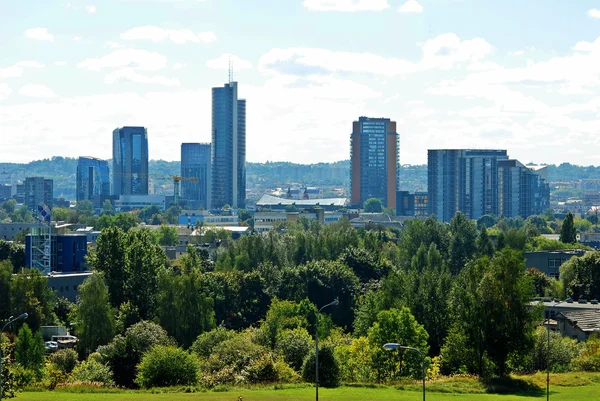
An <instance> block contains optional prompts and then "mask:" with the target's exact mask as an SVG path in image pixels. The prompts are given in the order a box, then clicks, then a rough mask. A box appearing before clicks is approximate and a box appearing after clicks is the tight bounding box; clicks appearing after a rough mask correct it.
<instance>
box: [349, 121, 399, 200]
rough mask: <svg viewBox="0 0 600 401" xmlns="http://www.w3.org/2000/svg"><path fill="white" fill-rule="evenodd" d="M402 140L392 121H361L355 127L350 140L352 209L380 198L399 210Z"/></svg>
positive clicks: (356, 122)
mask: <svg viewBox="0 0 600 401" xmlns="http://www.w3.org/2000/svg"><path fill="white" fill-rule="evenodd" d="M399 144H400V141H399V137H398V133H397V132H396V122H395V121H391V120H390V119H389V118H370V117H360V118H359V119H358V121H354V122H353V123H352V135H351V139H350V194H351V203H352V205H357V206H362V204H363V203H364V202H365V201H366V200H367V199H369V198H379V199H380V200H381V202H382V203H383V205H384V206H385V207H395V206H396V191H397V189H398V171H399Z"/></svg>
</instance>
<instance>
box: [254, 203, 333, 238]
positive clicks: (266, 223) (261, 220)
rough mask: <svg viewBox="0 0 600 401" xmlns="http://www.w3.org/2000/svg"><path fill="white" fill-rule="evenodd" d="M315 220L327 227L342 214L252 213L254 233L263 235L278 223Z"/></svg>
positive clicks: (317, 209) (318, 212)
mask: <svg viewBox="0 0 600 401" xmlns="http://www.w3.org/2000/svg"><path fill="white" fill-rule="evenodd" d="M302 217H304V218H306V219H308V220H317V221H319V222H320V223H321V224H323V225H329V224H333V223H336V222H338V221H340V220H341V219H342V218H343V217H344V214H343V213H340V212H327V211H325V210H324V209H320V208H315V209H313V210H305V211H301V212H285V211H262V212H255V213H254V231H256V232H257V233H264V232H267V231H269V230H271V229H272V228H273V227H276V226H277V225H278V224H280V223H288V222H289V223H292V222H295V221H298V219H300V218H302Z"/></svg>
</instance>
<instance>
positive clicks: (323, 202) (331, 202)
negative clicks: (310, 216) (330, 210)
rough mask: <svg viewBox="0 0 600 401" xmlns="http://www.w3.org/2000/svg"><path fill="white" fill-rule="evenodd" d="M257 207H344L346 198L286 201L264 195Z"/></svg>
mask: <svg viewBox="0 0 600 401" xmlns="http://www.w3.org/2000/svg"><path fill="white" fill-rule="evenodd" d="M256 205H257V206H287V205H290V206H337V207H344V206H345V205H346V198H324V199H284V198H278V197H276V196H272V195H263V196H262V198H260V200H259V201H258V202H256Z"/></svg>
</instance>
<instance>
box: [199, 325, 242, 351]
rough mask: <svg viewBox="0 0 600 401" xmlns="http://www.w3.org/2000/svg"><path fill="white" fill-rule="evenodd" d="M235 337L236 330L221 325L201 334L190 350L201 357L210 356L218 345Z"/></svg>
mask: <svg viewBox="0 0 600 401" xmlns="http://www.w3.org/2000/svg"><path fill="white" fill-rule="evenodd" d="M233 337H235V331H233V330H227V329H226V328H225V327H223V326H219V327H217V328H216V329H213V330H211V331H207V332H205V333H202V334H200V335H199V336H198V338H196V341H194V343H193V344H192V346H191V347H190V351H192V352H193V353H195V354H196V355H198V356H199V357H203V358H208V357H209V356H210V354H212V352H213V350H214V348H215V347H216V346H217V345H219V344H221V343H222V342H223V341H226V340H230V339H232V338H233Z"/></svg>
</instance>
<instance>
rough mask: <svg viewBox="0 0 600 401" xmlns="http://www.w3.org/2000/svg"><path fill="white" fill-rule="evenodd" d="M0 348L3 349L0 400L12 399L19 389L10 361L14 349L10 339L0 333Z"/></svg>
mask: <svg viewBox="0 0 600 401" xmlns="http://www.w3.org/2000/svg"><path fill="white" fill-rule="evenodd" d="M0 347H1V348H2V369H0V380H2V394H0V398H11V397H14V396H15V392H16V391H17V389H18V385H17V382H16V380H15V374H14V371H13V369H12V361H11V360H10V354H11V352H12V348H13V347H12V344H11V343H10V341H9V340H8V338H6V337H5V336H4V334H2V333H0Z"/></svg>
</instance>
